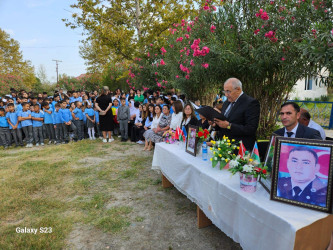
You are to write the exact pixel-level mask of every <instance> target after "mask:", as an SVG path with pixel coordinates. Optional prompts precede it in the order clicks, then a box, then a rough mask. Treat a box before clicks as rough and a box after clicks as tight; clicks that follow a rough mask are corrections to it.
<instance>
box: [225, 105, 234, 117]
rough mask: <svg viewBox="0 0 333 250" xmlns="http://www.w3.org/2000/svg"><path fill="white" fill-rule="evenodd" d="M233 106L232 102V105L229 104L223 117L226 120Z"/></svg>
mask: <svg viewBox="0 0 333 250" xmlns="http://www.w3.org/2000/svg"><path fill="white" fill-rule="evenodd" d="M234 104H235V103H234V102H232V103H230V104H229V106H230V108H229V109H228V110H227V111H226V112H225V113H224V116H225V117H226V118H228V116H229V114H230V111H231V109H232V107H233V106H234Z"/></svg>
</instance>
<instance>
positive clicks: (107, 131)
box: [95, 86, 114, 142]
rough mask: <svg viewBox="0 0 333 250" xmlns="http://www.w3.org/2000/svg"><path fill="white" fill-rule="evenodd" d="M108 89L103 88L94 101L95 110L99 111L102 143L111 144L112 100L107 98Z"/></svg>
mask: <svg viewBox="0 0 333 250" xmlns="http://www.w3.org/2000/svg"><path fill="white" fill-rule="evenodd" d="M108 92H109V88H108V87H106V86H104V87H103V89H102V93H101V95H100V96H99V97H98V98H97V99H96V103H95V105H96V109H97V110H98V111H99V125H100V129H101V131H102V133H103V142H107V139H106V136H107V135H108V138H109V142H113V141H114V139H113V138H112V134H111V131H112V130H113V115H112V109H111V107H112V100H111V98H110V97H109V96H108Z"/></svg>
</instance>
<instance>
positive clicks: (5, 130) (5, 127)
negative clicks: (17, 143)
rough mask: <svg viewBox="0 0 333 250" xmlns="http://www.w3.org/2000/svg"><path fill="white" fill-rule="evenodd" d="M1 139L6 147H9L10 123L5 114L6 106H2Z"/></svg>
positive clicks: (0, 110) (0, 116)
mask: <svg viewBox="0 0 333 250" xmlns="http://www.w3.org/2000/svg"><path fill="white" fill-rule="evenodd" d="M0 141H1V144H3V146H4V147H5V149H7V148H8V147H9V145H10V143H11V138H10V132H9V124H8V121H7V118H6V116H5V109H4V108H0Z"/></svg>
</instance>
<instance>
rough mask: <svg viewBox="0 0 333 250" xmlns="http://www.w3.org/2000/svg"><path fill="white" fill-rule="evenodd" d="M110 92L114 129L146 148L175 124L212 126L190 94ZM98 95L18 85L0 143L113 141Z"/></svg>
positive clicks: (0, 121) (0, 111)
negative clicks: (106, 134) (105, 134)
mask: <svg viewBox="0 0 333 250" xmlns="http://www.w3.org/2000/svg"><path fill="white" fill-rule="evenodd" d="M106 95H107V97H108V98H110V102H112V120H111V121H110V122H111V123H113V124H112V128H113V131H112V132H113V134H114V135H118V136H119V137H121V140H122V141H127V140H128V139H130V140H131V141H132V142H137V143H139V144H144V145H145V147H144V150H151V149H152V147H153V144H154V143H157V142H160V141H162V140H163V139H162V134H163V133H164V131H166V130H168V129H170V128H171V129H174V130H175V129H176V127H177V126H179V127H182V126H185V127H187V126H188V124H192V125H200V126H201V127H204V128H205V127H206V126H209V124H208V123H207V121H205V119H204V117H201V120H200V122H199V121H198V118H199V116H197V115H196V114H195V112H194V109H193V106H192V105H191V104H189V103H186V100H185V96H184V95H180V96H177V95H176V94H175V93H174V92H170V93H166V94H160V93H159V92H157V91H156V92H145V93H143V94H141V91H140V90H136V91H134V90H133V89H131V90H130V91H129V93H124V92H121V90H120V89H116V90H115V91H114V92H111V91H107V92H106ZM98 97H99V93H98V92H97V91H94V92H85V91H67V92H66V93H64V91H63V90H62V89H60V90H59V91H55V92H54V95H52V96H48V95H47V93H38V94H36V93H32V92H29V93H28V92H26V91H24V90H20V91H16V90H14V89H12V90H11V93H10V94H8V95H6V96H4V97H2V98H1V99H0V146H3V147H4V148H5V149H6V148H8V147H10V146H12V145H14V146H15V147H19V146H22V147H23V146H24V145H25V146H26V147H33V145H35V146H43V145H44V143H45V142H47V143H48V144H63V143H68V142H70V141H80V140H83V139H90V140H95V139H96V138H101V139H103V142H107V141H109V142H112V141H113V138H112V136H111V137H110V136H109V138H103V137H102V131H101V130H100V117H101V116H102V115H104V114H102V112H101V111H100V109H99V108H98V105H96V103H98V101H97V102H96V100H98ZM199 119H200V118H199Z"/></svg>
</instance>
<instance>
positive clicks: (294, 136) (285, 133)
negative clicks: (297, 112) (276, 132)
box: [284, 123, 298, 138]
mask: <svg viewBox="0 0 333 250" xmlns="http://www.w3.org/2000/svg"><path fill="white" fill-rule="evenodd" d="M297 128H298V123H297V125H296V126H295V127H294V128H293V129H292V130H291V131H288V130H287V129H286V128H284V137H288V134H287V132H293V134H292V135H291V136H290V138H296V132H297Z"/></svg>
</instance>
